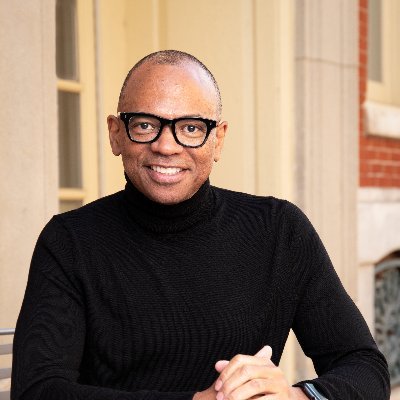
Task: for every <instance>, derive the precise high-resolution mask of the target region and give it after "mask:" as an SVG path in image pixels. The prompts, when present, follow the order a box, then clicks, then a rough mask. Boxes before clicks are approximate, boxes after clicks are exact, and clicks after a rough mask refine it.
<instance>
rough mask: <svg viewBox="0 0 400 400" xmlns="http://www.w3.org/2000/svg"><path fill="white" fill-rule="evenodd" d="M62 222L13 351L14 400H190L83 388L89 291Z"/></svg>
mask: <svg viewBox="0 0 400 400" xmlns="http://www.w3.org/2000/svg"><path fill="white" fill-rule="evenodd" d="M73 247H74V246H73V243H72V240H71V237H70V235H69V234H68V232H67V231H66V229H65V228H64V227H63V226H62V225H61V224H59V223H58V222H57V221H56V220H53V221H51V222H50V223H49V224H48V226H47V227H46V228H45V229H44V230H43V232H42V234H41V235H40V237H39V240H38V242H37V245H36V248H35V251H34V254H33V258H32V263H31V268H30V272H29V279H28V284H27V288H26V292H25V298H24V302H23V305H22V309H21V312H20V315H19V318H18V322H17V327H16V333H15V338H14V349H13V352H14V354H13V370H12V389H11V398H12V399H13V400H36V399H37V400H39V399H40V400H50V399H57V400H63V399H68V400H81V399H82V400H87V399H91V400H113V399H115V400H117V399H118V400H142V399H143V400H167V399H171V400H175V399H176V400H189V399H191V398H192V396H193V393H192V392H158V391H152V390H149V391H147V390H143V391H137V392H129V391H123V390H114V389H111V388H104V387H94V386H89V385H83V384H80V383H79V368H80V363H81V359H82V354H83V351H84V345H85V335H86V319H85V304H84V295H83V289H82V288H81V287H80V282H79V279H77V278H76V277H75V275H74V268H75V265H76V255H75V254H74V248H73Z"/></svg>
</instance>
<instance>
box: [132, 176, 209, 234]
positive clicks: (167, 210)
mask: <svg viewBox="0 0 400 400" xmlns="http://www.w3.org/2000/svg"><path fill="white" fill-rule="evenodd" d="M125 178H126V180H127V183H126V186H125V199H126V205H127V208H128V211H129V215H130V216H131V217H132V218H133V219H134V220H135V222H137V223H138V224H139V225H141V226H142V227H143V228H145V229H146V230H150V231H153V232H157V233H174V232H179V231H183V230H186V229H189V228H191V227H193V226H195V225H196V224H199V223H201V222H202V221H204V220H205V219H207V220H208V219H209V218H210V216H211V214H212V212H213V208H214V195H213V191H212V188H211V186H210V182H209V180H208V179H207V180H206V181H205V182H204V183H203V185H202V186H201V187H200V188H199V190H198V191H197V192H196V193H195V194H194V195H193V196H192V197H191V198H190V199H187V200H185V201H182V202H181V203H177V204H170V205H167V204H160V203H157V202H155V201H152V200H150V199H149V198H147V197H146V196H145V195H144V194H143V193H141V192H140V191H139V190H138V189H136V187H135V186H134V185H133V184H132V182H131V181H130V180H129V178H128V177H127V176H126V175H125Z"/></svg>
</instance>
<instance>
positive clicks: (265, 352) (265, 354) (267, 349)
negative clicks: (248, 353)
mask: <svg viewBox="0 0 400 400" xmlns="http://www.w3.org/2000/svg"><path fill="white" fill-rule="evenodd" d="M255 357H259V358H266V359H268V360H270V359H271V357H272V348H271V346H264V347H263V348H262V349H261V350H260V351H259V352H258V353H256V354H255Z"/></svg>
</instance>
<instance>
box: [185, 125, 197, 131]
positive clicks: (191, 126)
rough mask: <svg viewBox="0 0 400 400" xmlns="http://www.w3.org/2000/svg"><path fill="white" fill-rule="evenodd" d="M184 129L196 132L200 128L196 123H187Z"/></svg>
mask: <svg viewBox="0 0 400 400" xmlns="http://www.w3.org/2000/svg"><path fill="white" fill-rule="evenodd" d="M184 129H185V130H186V132H189V133H195V132H196V131H197V130H198V129H199V128H198V127H197V126H194V125H186V126H185V127H184Z"/></svg>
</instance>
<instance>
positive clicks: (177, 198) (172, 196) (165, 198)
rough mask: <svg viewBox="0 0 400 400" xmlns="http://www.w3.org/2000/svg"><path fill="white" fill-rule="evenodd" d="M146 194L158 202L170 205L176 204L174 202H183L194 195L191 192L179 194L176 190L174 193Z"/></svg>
mask: <svg viewBox="0 0 400 400" xmlns="http://www.w3.org/2000/svg"><path fill="white" fill-rule="evenodd" d="M146 196H147V197H148V198H149V199H150V200H152V201H154V202H156V203H160V204H164V205H166V206H170V205H174V204H179V203H182V202H183V201H185V200H188V199H190V198H191V197H192V196H193V194H192V195H190V194H187V193H185V194H183V193H182V194H180V195H179V194H177V193H176V192H172V193H147V194H146Z"/></svg>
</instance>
